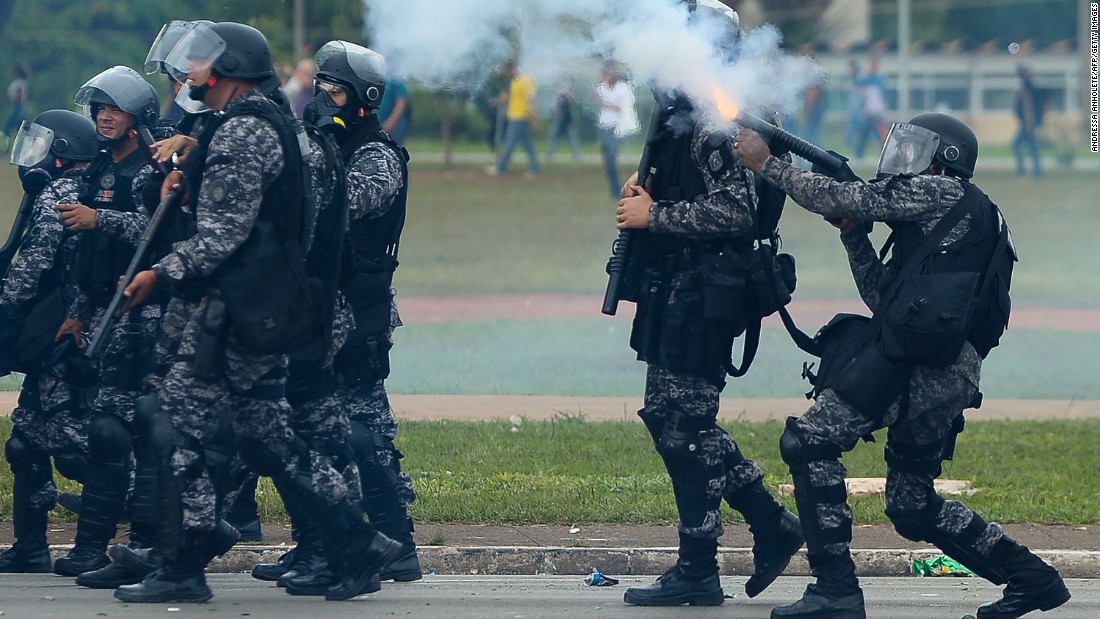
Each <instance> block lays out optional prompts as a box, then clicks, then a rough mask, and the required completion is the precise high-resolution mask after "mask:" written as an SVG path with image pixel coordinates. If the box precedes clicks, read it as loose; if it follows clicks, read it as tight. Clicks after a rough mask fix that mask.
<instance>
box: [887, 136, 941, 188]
mask: <svg viewBox="0 0 1100 619" xmlns="http://www.w3.org/2000/svg"><path fill="white" fill-rule="evenodd" d="M939 143H940V136H939V135H937V134H936V133H934V132H932V131H929V130H928V129H925V128H924V127H918V126H916V125H911V124H909V123H894V126H893V127H891V128H890V134H889V135H887V136H886V143H885V144H883V145H882V155H881V156H880V157H879V160H878V175H879V176H880V177H883V176H894V175H897V174H920V173H921V172H923V171H925V170H926V169H928V166H929V165H931V163H932V158H933V157H934V156H935V155H936V148H937V147H938V146H939Z"/></svg>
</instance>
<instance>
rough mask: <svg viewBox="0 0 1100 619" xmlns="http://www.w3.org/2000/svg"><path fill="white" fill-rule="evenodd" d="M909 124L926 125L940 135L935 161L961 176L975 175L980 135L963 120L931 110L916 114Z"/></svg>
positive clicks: (925, 126) (926, 127)
mask: <svg viewBox="0 0 1100 619" xmlns="http://www.w3.org/2000/svg"><path fill="white" fill-rule="evenodd" d="M909 124H911V125H916V126H918V127H924V128H925V129H928V130H929V131H931V132H933V133H935V134H936V135H938V136H940V144H939V147H938V148H937V149H936V154H935V157H934V159H935V161H936V162H937V163H939V164H940V165H942V166H943V167H945V168H947V169H948V170H951V171H953V172H955V175H956V176H959V177H961V178H970V177H972V176H974V167H975V166H976V165H977V163H978V136H976V135H974V131H973V130H971V129H970V127H968V126H966V124H965V123H963V122H962V121H961V120H959V119H957V118H955V117H953V116H948V115H947V114H940V113H938V112H929V113H927V114H918V115H917V116H914V117H913V119H912V120H910V121H909Z"/></svg>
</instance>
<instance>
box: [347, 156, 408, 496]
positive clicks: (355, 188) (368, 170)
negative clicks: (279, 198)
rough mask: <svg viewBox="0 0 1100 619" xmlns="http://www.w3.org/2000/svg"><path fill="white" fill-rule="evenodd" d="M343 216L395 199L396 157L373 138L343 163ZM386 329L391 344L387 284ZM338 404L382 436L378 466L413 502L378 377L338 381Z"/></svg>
mask: <svg viewBox="0 0 1100 619" xmlns="http://www.w3.org/2000/svg"><path fill="white" fill-rule="evenodd" d="M347 175H348V217H349V219H350V220H351V224H352V230H354V229H355V227H356V226H355V224H356V222H359V223H362V222H365V221H369V220H373V219H377V218H380V217H382V216H384V215H386V214H387V213H388V212H389V210H390V209H391V208H392V207H393V206H394V204H395V200H394V198H395V196H396V195H397V194H398V192H399V191H400V190H401V188H402V187H401V183H402V162H401V161H400V160H399V159H398V156H397V153H396V152H394V151H393V149H391V148H388V147H386V146H384V145H382V144H378V143H367V144H364V145H362V146H360V147H359V148H357V149H356V150H355V152H354V154H353V155H352V156H351V158H350V159H349V162H348V165H347ZM390 293H391V301H390V329H389V332H388V333H387V334H386V336H387V338H388V339H390V342H391V343H392V335H393V330H394V329H395V328H397V327H399V326H401V317H400V315H399V314H398V312H397V304H396V302H394V301H393V300H392V295H393V294H394V291H393V290H392V289H391V291H390ZM334 398H335V400H336V401H337V402H338V403H339V406H340V407H342V408H343V409H344V410H346V411H347V414H348V418H349V419H350V420H351V421H355V422H359V423H361V424H363V425H364V426H365V427H366V428H367V429H368V430H370V431H371V432H373V433H374V434H376V435H378V436H380V437H382V438H384V439H386V440H385V441H384V442H383V444H380V445H376V458H377V460H378V463H379V465H380V466H382V467H384V468H387V469H390V470H392V471H393V472H394V473H395V474H396V488H397V494H398V497H399V499H400V501H401V504H402V506H404V507H408V506H409V505H411V504H412V503H413V502H414V501H416V491H415V490H414V489H413V484H412V478H410V477H409V475H408V474H407V473H405V472H404V471H403V470H401V461H400V460H401V458H402V455H401V453H400V452H399V451H397V449H396V448H395V447H394V446H393V440H394V439H395V438H396V437H397V420H396V419H395V418H394V416H393V409H392V408H391V407H390V402H389V398H388V396H387V395H386V388H385V383H384V380H379V381H376V382H374V383H373V384H360V385H354V386H340V387H339V388H338V389H337V390H336V393H335V394H334Z"/></svg>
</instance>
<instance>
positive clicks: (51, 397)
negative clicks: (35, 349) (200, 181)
mask: <svg viewBox="0 0 1100 619" xmlns="http://www.w3.org/2000/svg"><path fill="white" fill-rule="evenodd" d="M97 151H98V147H97V144H96V134H95V126H94V125H93V124H92V122H91V121H89V120H88V119H87V118H84V117H83V116H81V115H80V114H77V113H76V112H71V111H69V110H49V111H47V112H42V113H41V114H39V115H38V116H37V117H35V119H34V120H33V121H32V122H29V123H27V122H25V123H24V124H23V125H22V126H21V127H20V129H19V132H18V134H17V135H16V137H15V141H14V142H13V144H12V154H11V162H12V163H13V164H14V165H16V166H18V167H19V175H20V178H21V179H22V181H23V187H24V191H26V192H27V196H28V197H29V198H31V199H32V204H33V206H32V212H31V213H30V219H29V223H28V227H27V228H26V233H25V236H24V237H23V239H22V242H21V244H20V246H19V253H18V255H17V256H16V257H15V259H14V260H13V262H12V263H11V265H10V268H9V267H8V265H3V266H4V267H5V268H6V269H7V276H6V277H5V278H4V282H3V291H2V292H0V316H2V319H3V321H4V324H3V329H4V331H5V335H7V334H8V333H10V334H11V337H10V338H7V337H6V338H5V342H4V348H5V350H6V351H7V352H6V354H9V355H11V356H12V358H11V359H6V361H7V362H8V363H7V364H6V365H7V367H4V368H3V370H4V372H5V373H7V372H8V371H11V370H19V371H23V372H26V376H25V377H24V378H23V388H22V390H21V391H20V393H19V401H18V403H17V404H16V407H15V410H13V411H12V415H11V418H12V423H13V425H14V427H13V428H12V433H11V437H10V438H9V439H8V441H7V443H6V444H5V445H4V455H5V458H6V459H7V461H8V465H9V466H10V467H11V470H12V474H13V476H14V493H13V497H12V503H13V509H12V521H13V522H12V524H13V528H14V533H15V544H13V545H12V547H11V548H9V549H8V550H5V551H4V552H3V553H0V572H50V571H51V570H52V569H53V565H52V561H51V559H50V551H49V547H48V546H47V543H46V518H47V513H48V512H49V511H50V509H52V508H53V505H54V501H55V499H56V497H57V489H56V488H55V487H54V484H53V466H52V465H51V462H50V457H51V456H52V457H53V458H54V462H55V463H56V465H57V469H58V471H60V472H61V474H62V475H64V476H65V477H68V478H70V479H75V480H78V481H81V480H83V479H84V471H85V469H86V462H85V460H86V457H87V419H86V415H87V412H88V404H89V403H90V400H91V398H90V397H89V395H88V394H86V393H85V391H84V390H81V389H76V388H74V387H72V386H70V385H68V384H66V383H65V382H64V381H62V380H61V376H62V375H61V374H59V372H58V370H59V369H60V368H58V367H51V368H46V367H42V365H43V364H42V362H41V360H39V361H37V362H34V361H33V360H31V359H29V358H28V357H30V356H35V357H40V356H41V353H38V354H34V355H25V356H24V355H19V354H13V349H15V348H16V346H15V345H14V342H15V340H16V339H17V338H19V336H18V335H17V333H20V332H27V331H28V327H30V325H28V324H27V323H28V322H29V321H41V320H45V321H47V322H46V323H45V324H43V325H40V327H41V329H40V330H44V332H45V333H50V332H53V331H55V330H56V327H57V326H58V325H59V324H60V322H61V320H63V319H64V313H65V312H66V311H67V308H68V305H69V303H70V302H71V300H72V298H73V297H74V296H75V292H73V290H72V287H71V286H69V285H68V284H67V283H66V282H67V281H68V279H69V274H68V272H67V271H68V269H69V268H70V267H71V266H72V261H73V259H74V255H75V253H76V237H73V236H67V235H66V234H65V226H64V225H63V224H62V223H61V217H60V215H59V213H58V211H57V210H55V209H54V205H56V204H67V203H72V202H75V201H76V199H77V196H78V195H79V193H80V191H81V189H82V184H81V180H80V177H81V175H82V174H83V173H84V168H85V167H87V165H88V162H89V161H91V160H92V158H93V157H94V156H95V154H96V152H97ZM16 232H19V231H16ZM51 304H52V305H54V306H55V307H56V308H57V311H55V313H54V314H53V315H52V321H51V319H50V316H51V314H50V312H49V311H48V309H47V308H48V307H49V306H50V305H51ZM50 339H51V338H46V344H47V345H48V344H49V343H50ZM19 357H23V359H22V360H20V359H19ZM27 362H31V363H32V365H25V363H27ZM93 378H94V377H93Z"/></svg>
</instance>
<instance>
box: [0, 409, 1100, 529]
mask: <svg viewBox="0 0 1100 619" xmlns="http://www.w3.org/2000/svg"><path fill="white" fill-rule="evenodd" d="M975 414H978V413H975ZM723 425H724V426H725V428H726V429H727V430H729V432H730V433H731V434H733V436H734V437H736V438H737V441H738V442H739V443H740V446H741V449H742V451H743V452H744V453H745V454H746V455H747V456H748V457H749V458H752V459H754V460H756V461H757V462H758V463H759V464H760V466H761V467H762V468H763V469H764V471H765V473H766V475H767V477H766V483H767V485H768V486H769V487H772V488H773V489H774V488H775V487H776V486H777V485H778V484H781V483H790V476H789V475H788V474H787V468H786V466H785V465H784V464H783V463H782V461H781V460H780V457H779V450H778V448H777V445H778V441H779V435H780V434H781V433H782V431H783V427H782V424H781V423H780V422H778V421H774V422H766V423H748V422H730V423H724V424H723ZM10 428H11V422H10V421H9V420H8V419H6V418H0V442H2V440H5V439H6V437H7V434H8V433H9V432H10ZM513 428H515V429H514V430H513ZM1024 437H1027V439H1028V449H1027V450H1023V449H1021V448H1020V446H1021V445H1022V444H1023V439H1024ZM879 438H880V440H879V441H878V442H876V443H868V444H864V443H861V444H860V445H859V446H858V447H857V448H856V449H855V451H853V452H852V453H850V454H848V455H846V456H845V457H844V464H845V466H846V467H847V468H848V470H849V474H850V475H851V476H853V477H881V476H883V475H884V467H885V465H884V464H883V460H882V458H883V454H882V444H883V441H882V440H881V439H882V437H881V436H880V437H879ZM1098 442H1100V420H1085V421H1051V422H983V423H970V424H968V425H967V428H966V431H965V432H964V433H963V434H962V435H960V437H959V444H958V449H957V452H956V455H957V456H958V459H959V461H958V462H957V463H956V462H948V463H945V467H944V478H947V479H967V480H970V481H971V482H973V484H974V486H975V487H977V488H979V489H980V491H979V492H978V493H977V494H976V495H974V496H972V497H967V498H966V499H965V502H966V503H967V505H969V506H971V507H972V508H974V509H975V510H977V511H978V512H980V513H982V514H983V515H985V516H986V517H987V518H990V519H992V520H996V521H999V522H1026V523H1045V524H1068V525H1084V524H1093V523H1096V522H1100V503H1097V501H1095V496H1096V493H1095V491H1090V490H1089V489H1095V487H1096V483H1097V481H1096V480H1097V479H1100V461H1098V460H1097V458H1096V445H1097V443H1098ZM398 447H399V448H400V449H401V450H402V451H403V452H404V453H406V454H408V455H407V457H406V458H405V460H404V461H403V464H404V467H405V470H406V471H408V473H409V474H410V475H411V476H412V478H413V482H414V485H415V487H416V490H417V493H418V494H419V495H420V498H419V500H418V501H417V503H416V504H415V505H413V507H412V509H411V510H410V512H411V515H412V516H413V518H414V519H416V520H417V521H418V522H448V523H478V524H533V523H538V524H571V523H619V524H630V523H635V524H636V523H647V524H652V523H671V522H673V521H674V519H675V517H676V511H675V510H676V508H675V504H674V503H673V500H672V490H671V487H670V486H669V482H668V476H667V474H666V473H665V472H664V469H663V467H662V465H661V461H660V458H658V457H657V455H656V454H655V453H654V452H653V446H652V444H651V442H650V440H649V435H648V434H647V433H646V431H645V429H644V427H643V426H642V425H641V424H638V423H630V422H587V421H585V420H584V419H583V417H582V416H579V415H573V416H560V417H559V418H558V419H556V420H555V421H552V422H524V423H522V424H521V425H519V426H518V427H516V426H513V425H512V424H511V423H509V422H507V421H504V422H481V423H469V422H467V423H456V422H406V423H403V424H402V428H401V434H400V435H399V436H398ZM59 485H60V486H61V487H62V489H68V490H70V491H75V490H76V489H77V486H76V484H75V483H73V482H69V481H65V480H59ZM258 500H259V502H260V507H261V514H262V516H263V518H264V519H265V520H267V521H271V520H285V518H286V516H285V513H284V512H283V509H282V504H281V503H280V501H279V499H278V496H277V495H276V494H275V491H274V489H273V488H272V486H271V485H270V483H269V482H268V480H262V482H261V485H260V491H259V493H258ZM782 500H783V502H785V503H786V504H787V505H788V507H792V508H793V501H792V499H790V498H783V499H782ZM883 508H884V504H883V500H882V498H881V497H854V498H853V499H852V509H853V511H854V512H855V518H856V524H875V523H884V522H886V518H885V516H884V515H883V513H882V512H883ZM10 517H11V474H10V472H9V471H8V469H7V467H2V470H0V520H7V519H9V518H10ZM54 517H55V518H56V519H59V520H72V514H68V513H67V512H65V510H57V511H56V512H55V514H54ZM726 517H727V518H729V519H730V520H731V521H733V520H735V518H734V517H733V516H732V514H730V513H727V515H726Z"/></svg>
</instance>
